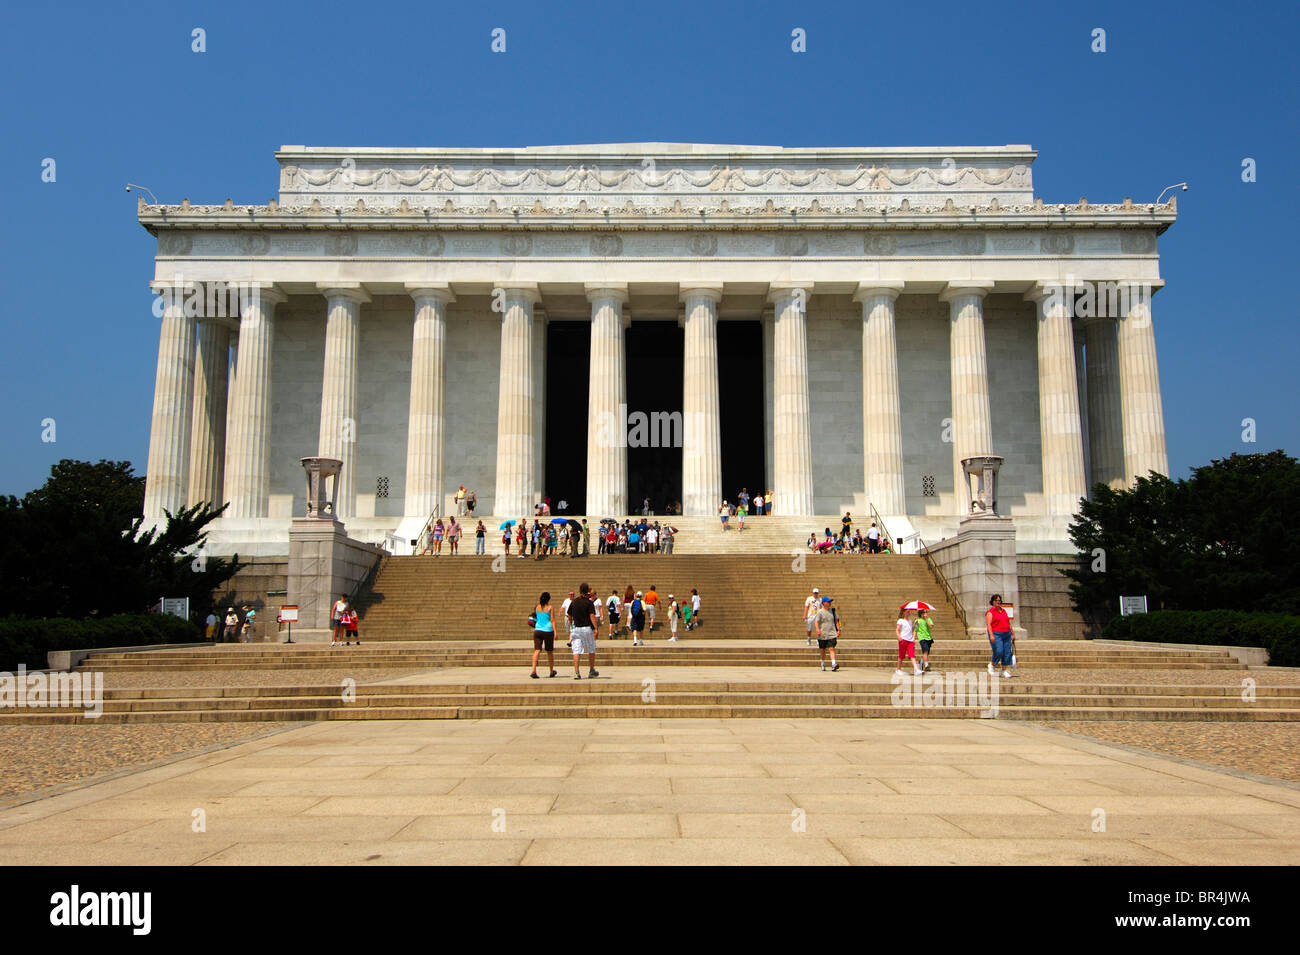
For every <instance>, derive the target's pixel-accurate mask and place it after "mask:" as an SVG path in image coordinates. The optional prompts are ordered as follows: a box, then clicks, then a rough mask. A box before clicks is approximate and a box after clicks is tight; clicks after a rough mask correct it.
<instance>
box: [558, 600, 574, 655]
mask: <svg viewBox="0 0 1300 955" xmlns="http://www.w3.org/2000/svg"><path fill="white" fill-rule="evenodd" d="M572 603H573V591H572V590H570V591H569V596H567V597H565V598H564V603H562V604H560V616H561V617H562V618H563V620H564V631H565V633H566V634H568V633H569V632H570V631H572V630H573V617H572V616H571V615H570V614H569V606H570V605H571V604H572ZM565 640H566V641H567V642H566V643H565V646H566V647H571V646H573V638H572V637H569V636H566V637H565Z"/></svg>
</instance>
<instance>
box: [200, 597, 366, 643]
mask: <svg viewBox="0 0 1300 955" xmlns="http://www.w3.org/2000/svg"><path fill="white" fill-rule="evenodd" d="M230 609H231V612H232V613H233V612H234V609H235V608H234V607H231V608H230ZM347 609H348V595H347V594H341V595H340V596H339V599H338V600H336V601H334V606H333V607H331V608H330V626H332V627H333V628H334V639H333V640H331V641H330V646H331V647H337V646H338V645H339V644H341V643H342V642H343V635H344V633H345V628H344V626H343V615H344V614H345V613H347ZM226 622H227V623H229V622H230V618H229V617H227V618H226Z"/></svg>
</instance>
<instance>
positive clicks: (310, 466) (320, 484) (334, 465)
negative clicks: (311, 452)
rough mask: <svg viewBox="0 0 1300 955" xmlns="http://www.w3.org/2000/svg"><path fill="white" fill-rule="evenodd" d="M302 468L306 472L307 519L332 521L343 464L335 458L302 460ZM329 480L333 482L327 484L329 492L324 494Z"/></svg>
mask: <svg viewBox="0 0 1300 955" xmlns="http://www.w3.org/2000/svg"><path fill="white" fill-rule="evenodd" d="M302 466H303V468H304V469H305V470H306V472H307V518H308V519H309V520H321V521H332V520H334V518H335V512H334V499H335V498H336V497H337V495H338V491H339V471H341V470H342V468H343V462H342V461H340V460H338V459H337V458H302ZM329 478H333V479H334V480H333V481H332V482H329V491H328V493H326V482H327V480H328V479H329Z"/></svg>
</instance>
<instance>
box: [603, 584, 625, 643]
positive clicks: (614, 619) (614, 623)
mask: <svg viewBox="0 0 1300 955" xmlns="http://www.w3.org/2000/svg"><path fill="white" fill-rule="evenodd" d="M622 607H623V601H621V600H619V599H618V588H617V587H615V588H613V589H612V590H610V592H609V599H608V600H606V601H605V609H606V610H607V611H609V639H611V640H617V639H618V621H619V611H620V610H621V609H622Z"/></svg>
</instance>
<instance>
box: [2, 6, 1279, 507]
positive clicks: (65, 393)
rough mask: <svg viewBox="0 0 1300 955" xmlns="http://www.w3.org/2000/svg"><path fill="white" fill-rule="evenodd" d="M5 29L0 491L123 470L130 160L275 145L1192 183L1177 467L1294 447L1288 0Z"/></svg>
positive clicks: (1183, 246)
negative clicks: (1005, 162)
mask: <svg viewBox="0 0 1300 955" xmlns="http://www.w3.org/2000/svg"><path fill="white" fill-rule="evenodd" d="M4 25H5V29H4V31H3V34H2V35H0V54H2V55H0V77H3V91H4V96H3V98H2V99H0V117H2V119H3V125H2V127H0V128H3V130H4V141H5V144H6V148H5V149H3V150H0V181H3V182H4V183H5V190H4V200H5V201H4V212H5V220H4V225H3V228H2V229H0V263H3V265H2V267H3V269H4V300H3V306H0V322H2V323H3V331H4V337H3V342H4V348H5V354H6V358H7V359H8V360H7V362H6V373H5V374H4V375H3V376H0V396H2V401H3V411H4V413H3V415H0V440H3V446H4V448H5V452H6V453H5V454H4V455H3V458H2V459H0V493H5V494H22V493H24V492H25V491H27V490H29V489H31V488H32V487H35V486H37V485H39V484H40V483H41V482H42V481H43V480H44V477H45V476H46V474H47V473H48V470H49V466H50V464H52V463H54V462H55V461H57V460H58V459H60V458H65V457H68V458H81V459H91V460H94V459H98V458H101V457H104V458H111V459H127V460H130V461H132V462H134V464H135V465H136V470H137V472H141V473H142V472H143V470H144V464H145V460H146V457H147V453H148V438H149V417H150V411H151V408H152V401H153V376H154V368H155V362H156V359H157V349H158V320H157V319H156V318H155V317H154V316H153V314H152V312H151V310H150V305H151V301H152V296H151V294H150V292H149V290H148V284H147V283H148V281H149V279H150V277H151V275H152V256H153V254H154V240H153V238H152V237H151V236H150V235H149V234H148V233H146V232H145V231H144V230H143V229H141V228H140V227H139V226H138V224H137V223H136V220H135V199H134V197H133V196H128V195H127V194H126V193H125V192H124V191H123V187H124V185H125V183H127V182H138V183H141V184H143V185H146V186H148V187H149V188H150V189H152V190H153V191H154V193H156V194H157V196H158V198H159V199H160V200H162V201H165V202H178V201H179V200H180V199H181V198H182V197H188V198H190V199H191V200H192V201H194V202H220V201H222V200H224V199H225V198H226V197H231V198H233V199H234V200H235V202H237V203H250V202H255V203H264V202H266V200H267V199H269V198H271V197H272V196H274V195H275V191H276V187H277V175H278V173H277V166H276V163H275V160H274V158H273V156H272V153H273V151H274V150H275V149H276V148H277V147H279V146H280V145H282V144H288V143H297V144H305V145H317V146H362V145H365V146H524V145H538V144H551V143H591V142H631V141H647V140H648V141H678V142H711V143H752V144H763V145H783V146H908V145H1001V144H1005V143H1028V144H1031V145H1032V146H1034V147H1035V148H1036V149H1037V150H1038V151H1039V158H1038V161H1037V162H1036V163H1035V167H1034V185H1035V191H1036V193H1037V194H1038V195H1040V196H1042V197H1043V198H1044V199H1045V200H1047V201H1049V202H1063V201H1064V202H1073V201H1076V200H1077V199H1078V198H1079V197H1080V196H1083V195H1086V196H1087V197H1088V199H1089V200H1090V201H1092V202H1112V201H1119V200H1120V199H1122V198H1123V197H1124V196H1132V197H1133V199H1134V200H1135V201H1140V202H1150V201H1153V200H1154V199H1155V197H1156V195H1157V194H1158V193H1159V192H1160V191H1161V189H1163V188H1164V187H1165V186H1167V185H1169V184H1171V183H1175V182H1178V181H1180V180H1184V179H1185V180H1188V181H1190V183H1191V190H1190V191H1189V192H1187V193H1180V194H1179V196H1178V199H1179V212H1180V218H1179V221H1178V223H1177V224H1176V225H1175V226H1174V227H1173V228H1172V229H1170V230H1169V231H1168V232H1166V233H1165V235H1164V237H1163V238H1162V240H1161V245H1160V252H1161V259H1162V262H1161V269H1162V274H1163V276H1164V279H1165V281H1166V283H1167V287H1166V288H1165V289H1164V291H1162V292H1161V293H1160V294H1159V295H1157V296H1156V299H1155V302H1154V314H1155V328H1156V336H1157V344H1158V348H1159V356H1160V373H1161V386H1162V391H1163V395H1164V409H1165V421H1166V428H1167V431H1168V441H1169V460H1170V469H1171V472H1172V473H1173V475H1174V476H1175V477H1181V476H1185V475H1186V474H1187V470H1188V468H1190V467H1193V466H1196V465H1199V464H1203V463H1206V462H1208V461H1209V460H1210V459H1211V458H1214V457H1222V456H1226V455H1227V454H1230V453H1232V452H1233V451H1242V452H1245V451H1266V450H1271V449H1273V448H1277V447H1281V448H1284V449H1286V450H1287V451H1288V452H1289V453H1291V454H1296V453H1297V451H1300V422H1298V421H1297V417H1298V416H1297V414H1296V412H1297V405H1298V404H1300V402H1297V396H1298V393H1300V387H1298V386H1297V384H1296V381H1297V379H1296V375H1295V369H1294V362H1295V360H1296V357H1297V353H1298V352H1300V349H1298V348H1297V344H1298V343H1300V331H1298V330H1297V318H1298V316H1297V308H1296V305H1295V304H1294V303H1295V301H1296V288H1295V282H1296V274H1297V271H1298V270H1297V268H1296V257H1297V256H1296V253H1297V251H1298V250H1300V241H1298V239H1297V227H1296V222H1297V212H1298V211H1300V210H1298V209H1297V189H1296V179H1295V178H1294V175H1295V174H1294V169H1293V165H1294V162H1295V159H1296V157H1297V155H1300V135H1298V134H1297V130H1298V129H1300V123H1298V122H1297V120H1298V119H1300V117H1298V116H1297V93H1296V90H1297V79H1298V76H1297V73H1298V69H1297V66H1296V59H1295V56H1296V48H1297V45H1298V44H1297V41H1300V29H1298V27H1300V6H1298V5H1296V4H1295V3H1266V4H1249V3H1245V4H1234V5H1230V6H1225V5H1222V4H1210V3H1203V2H1184V3H1168V4H1165V3H1159V4H1155V3H1149V4H1148V3H1133V2H1128V3H1123V2H1120V3H1089V4H1086V5H1081V4H1045V3H1026V4H1016V3H997V4H972V3H968V2H946V0H931V2H927V3H924V4H919V5H914V4H908V5H904V4H898V5H877V4H871V5H866V4H862V3H831V2H825V3H820V4H807V3H786V4H779V3H762V2H757V3H745V4H734V5H733V4H726V5H723V4H709V3H678V2H655V3H652V4H635V5H633V4H622V3H566V4H560V3H549V4H537V3H527V4H525V3H485V4H481V5H471V4H463V3H458V4H440V3H428V2H424V3H408V2H401V0H397V2H388V3H383V4H374V5H357V4H346V5H345V4H342V3H339V4H334V5H331V4H330V3H329V2H328V0H315V2H313V3H312V4H310V5H306V4H302V5H299V4H280V3H271V2H265V0H263V2H260V3H250V2H245V0H223V2H219V3H217V2H212V3H133V4H131V5H130V6H129V7H125V8H114V5H107V4H101V3H95V4H89V3H86V4H80V3H74V4H44V3H25V4H14V3H11V4H9V5H7V10H6V14H5V24H4ZM195 27H201V28H203V29H204V30H205V31H206V34H207V52H205V53H202V54H197V53H194V52H192V51H191V49H190V45H191V39H190V36H191V30H192V29H193V28H195ZM494 27H503V28H505V29H506V31H507V53H506V54H504V55H497V54H493V53H491V52H490V50H489V43H490V33H491V31H492V29H493V28H494ZM796 27H799V28H802V29H804V30H805V31H806V32H807V48H808V49H807V52H806V53H803V54H795V53H793V52H792V51H791V49H790V33H791V30H792V29H794V28H796ZM1098 27H1100V28H1102V29H1104V30H1105V31H1106V52H1105V53H1093V52H1092V51H1091V49H1090V47H1091V44H1092V31H1093V30H1094V29H1095V28H1098ZM46 157H51V158H53V159H54V160H55V161H56V163H57V166H56V172H57V180H56V181H55V182H53V183H46V182H42V181H41V170H42V160H43V159H45V158H46ZM1246 157H1250V158H1252V159H1254V160H1255V161H1256V164H1257V181H1256V182H1253V183H1244V182H1242V178H1241V169H1242V167H1241V164H1242V160H1243V159H1244V158H1246ZM47 418H52V419H54V421H55V427H56V435H55V436H56V440H55V441H54V442H53V443H48V442H43V441H42V421H43V420H44V419H47ZM1243 418H1253V419H1254V420H1255V422H1256V426H1257V441H1256V443H1254V444H1248V443H1244V442H1243V440H1242V424H1241V422H1242V419H1243Z"/></svg>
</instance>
